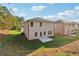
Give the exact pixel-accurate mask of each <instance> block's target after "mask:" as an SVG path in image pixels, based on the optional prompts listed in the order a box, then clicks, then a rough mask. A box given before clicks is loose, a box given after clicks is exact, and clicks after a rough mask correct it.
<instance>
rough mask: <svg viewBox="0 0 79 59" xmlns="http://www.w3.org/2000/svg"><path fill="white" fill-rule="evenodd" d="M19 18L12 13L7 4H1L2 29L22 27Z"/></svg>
mask: <svg viewBox="0 0 79 59" xmlns="http://www.w3.org/2000/svg"><path fill="white" fill-rule="evenodd" d="M20 25H21V23H20V21H19V19H18V18H17V17H16V16H14V15H12V14H11V13H10V12H9V11H8V9H7V8H6V7H5V6H1V5H0V28H1V29H14V30H19V29H20Z"/></svg>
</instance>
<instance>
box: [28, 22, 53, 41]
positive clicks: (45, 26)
mask: <svg viewBox="0 0 79 59" xmlns="http://www.w3.org/2000/svg"><path fill="white" fill-rule="evenodd" d="M31 22H33V27H31V26H30V23H31ZM41 23H42V26H41V27H40V22H39V21H29V40H33V39H38V38H40V32H42V36H41V37H49V36H53V35H54V24H53V23H52V22H44V21H41ZM48 31H52V34H51V35H48ZM35 32H37V37H35ZM44 32H46V35H44Z"/></svg>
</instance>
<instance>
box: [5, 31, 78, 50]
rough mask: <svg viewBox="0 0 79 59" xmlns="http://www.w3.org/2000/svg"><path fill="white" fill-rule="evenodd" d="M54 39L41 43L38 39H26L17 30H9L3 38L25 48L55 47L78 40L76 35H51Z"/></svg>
mask: <svg viewBox="0 0 79 59" xmlns="http://www.w3.org/2000/svg"><path fill="white" fill-rule="evenodd" d="M52 39H54V40H53V41H51V42H47V43H42V42H40V41H39V40H30V41H29V40H27V39H26V38H25V37H24V36H22V35H21V33H20V32H18V31H11V32H10V35H9V36H7V37H6V38H5V40H4V42H6V43H9V42H13V43H15V44H16V45H18V46H21V47H24V48H26V49H37V48H40V47H43V48H44V47H46V48H55V47H60V46H63V45H66V44H68V43H71V42H73V41H75V40H78V39H79V37H78V35H77V36H76V37H70V36H54V37H52Z"/></svg>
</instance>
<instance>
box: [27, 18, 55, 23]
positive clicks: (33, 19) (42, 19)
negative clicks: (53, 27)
mask: <svg viewBox="0 0 79 59" xmlns="http://www.w3.org/2000/svg"><path fill="white" fill-rule="evenodd" d="M27 21H45V22H54V21H52V20H47V19H44V18H40V17H35V18H32V19H28V20H26V22H27Z"/></svg>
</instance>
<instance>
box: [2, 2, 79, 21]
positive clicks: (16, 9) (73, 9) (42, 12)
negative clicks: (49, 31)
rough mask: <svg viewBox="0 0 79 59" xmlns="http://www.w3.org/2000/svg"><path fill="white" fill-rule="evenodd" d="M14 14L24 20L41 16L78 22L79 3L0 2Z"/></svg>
mask: <svg viewBox="0 0 79 59" xmlns="http://www.w3.org/2000/svg"><path fill="white" fill-rule="evenodd" d="M1 5H4V6H6V7H7V8H8V10H9V11H10V12H11V13H12V14H13V15H16V16H19V17H24V18H25V20H27V19H30V18H34V17H41V18H45V19H49V20H57V19H65V20H69V21H76V22H79V3H1Z"/></svg>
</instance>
